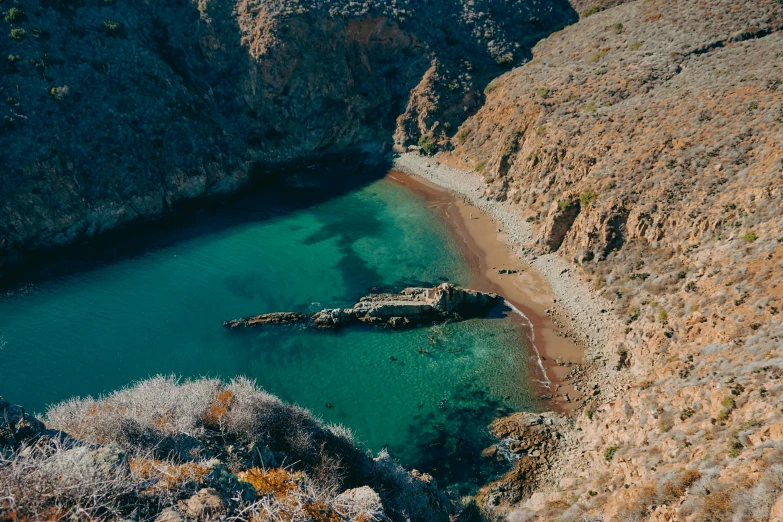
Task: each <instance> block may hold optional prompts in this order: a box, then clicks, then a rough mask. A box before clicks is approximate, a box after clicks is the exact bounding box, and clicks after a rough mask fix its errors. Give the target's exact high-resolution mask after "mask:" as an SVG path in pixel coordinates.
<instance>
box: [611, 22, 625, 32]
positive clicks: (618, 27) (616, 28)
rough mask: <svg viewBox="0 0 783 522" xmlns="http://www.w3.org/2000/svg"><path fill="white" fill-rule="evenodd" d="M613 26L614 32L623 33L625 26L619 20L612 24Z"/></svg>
mask: <svg viewBox="0 0 783 522" xmlns="http://www.w3.org/2000/svg"><path fill="white" fill-rule="evenodd" d="M613 28H614V32H615V33H617V34H623V33H624V32H625V28H624V27H623V24H621V23H620V22H617V23H616V24H614V27H613Z"/></svg>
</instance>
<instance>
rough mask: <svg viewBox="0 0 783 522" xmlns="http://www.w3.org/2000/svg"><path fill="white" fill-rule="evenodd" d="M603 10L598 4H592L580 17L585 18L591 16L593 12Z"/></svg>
mask: <svg viewBox="0 0 783 522" xmlns="http://www.w3.org/2000/svg"><path fill="white" fill-rule="evenodd" d="M603 10H604V8H603V7H601V6H600V5H594V6H593V7H591V8H589V9H587V10H585V11H584V12H583V13H582V18H587V17H588V16H593V15H594V14H597V13H600V12H601V11H603Z"/></svg>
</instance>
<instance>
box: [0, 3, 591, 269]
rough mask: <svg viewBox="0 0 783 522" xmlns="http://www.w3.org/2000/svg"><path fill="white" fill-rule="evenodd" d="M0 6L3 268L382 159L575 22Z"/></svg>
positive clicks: (458, 117)
mask: <svg viewBox="0 0 783 522" xmlns="http://www.w3.org/2000/svg"><path fill="white" fill-rule="evenodd" d="M0 12H2V15H3V18H4V21H3V20H0V25H1V26H2V37H0V56H2V60H1V61H0V70H2V75H0V100H2V103H0V140H1V142H2V157H3V162H2V170H1V171H0V203H1V204H0V272H2V271H3V267H4V266H10V265H14V264H16V265H19V264H20V263H22V262H24V260H25V257H26V255H27V254H29V253H31V252H34V251H36V250H40V249H45V248H51V247H57V246H60V245H64V244H68V243H72V242H75V241H80V240H83V239H85V238H90V237H94V236H97V235H100V234H103V233H105V232H107V231H110V230H113V229H115V228H117V227H119V226H121V225H123V224H126V223H129V222H137V221H143V220H152V219H157V218H160V217H162V216H165V215H167V214H169V213H171V211H172V209H176V207H177V206H178V205H179V204H180V203H182V202H183V201H189V200H195V199H199V198H203V197H207V196H216V195H221V194H226V193H229V192H232V191H234V190H236V189H237V188H238V187H239V186H241V185H243V184H245V183H247V182H248V181H252V180H254V179H258V178H260V177H263V175H264V174H265V173H267V172H268V171H270V170H274V169H278V168H280V167H281V166H283V165H286V164H288V163H290V162H293V161H297V160H303V159H305V158H307V159H311V158H314V157H321V156H323V155H326V154H336V153H345V152H350V151H355V152H360V151H365V152H368V153H372V154H375V155H377V154H379V153H381V152H383V151H384V150H390V148H391V145H392V144H393V135H394V133H395V130H396V129H398V127H399V130H398V132H397V140H398V141H399V142H400V143H402V144H403V145H409V144H411V143H417V142H418V140H419V136H420V134H421V133H422V132H425V131H426V132H430V131H433V129H438V128H439V129H441V130H442V131H443V132H447V133H449V129H452V130H451V132H450V133H449V134H448V135H451V134H453V131H454V129H456V128H457V127H458V126H459V125H460V124H461V123H462V121H464V119H465V118H466V117H467V116H468V115H470V114H471V113H472V112H475V110H477V109H478V108H479V106H480V103H481V101H482V89H483V87H484V86H485V85H486V83H487V82H488V81H489V79H490V78H492V77H494V76H496V75H498V74H500V73H501V72H503V70H504V68H508V67H510V66H511V65H513V64H518V63H522V62H524V61H525V60H526V58H527V57H528V56H529V53H530V48H531V47H532V45H533V44H534V43H535V42H536V41H537V40H539V39H540V38H542V37H544V36H546V35H548V34H549V33H551V32H552V31H553V30H556V29H558V28H561V27H562V26H564V25H565V24H567V23H570V22H572V21H574V20H575V19H576V14H575V13H574V11H573V9H572V8H571V6H570V5H569V4H568V2H567V1H566V0H557V1H554V2H547V3H546V5H541V3H540V2H532V1H529V0H513V1H505V2H496V1H491V0H477V1H473V0H471V1H467V0H437V1H433V2H426V3H422V2H418V1H414V0H405V1H397V2H386V1H383V0H375V1H372V2H364V3H357V2H349V1H347V0H328V1H327V0H324V1H319V2H315V3H312V2H300V1H298V0H286V1H272V0H211V1H206V0H198V1H197V0H179V1H176V2H164V3H160V2H157V3H149V2H132V1H125V0H118V1H113V2H105V1H103V0H24V1H23V0H6V1H4V2H2V3H0ZM419 84H421V85H419ZM417 85H419V87H418V91H417V93H418V94H417V99H416V100H409V98H410V93H411V91H412V90H413V89H414V88H416V87H417ZM398 116H400V121H399V122H398V121H397V118H398Z"/></svg>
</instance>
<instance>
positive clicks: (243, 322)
mask: <svg viewBox="0 0 783 522" xmlns="http://www.w3.org/2000/svg"><path fill="white" fill-rule="evenodd" d="M307 319H308V316H307V314H300V313H296V312H274V313H271V314H261V315H255V316H253V317H243V318H242V319H235V320H233V321H226V322H225V323H223V326H225V327H226V328H230V329H232V330H233V329H234V328H255V327H257V326H268V325H280V324H295V323H303V322H305V321H307Z"/></svg>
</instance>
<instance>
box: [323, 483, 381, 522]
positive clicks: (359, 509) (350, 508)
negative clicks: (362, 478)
mask: <svg viewBox="0 0 783 522" xmlns="http://www.w3.org/2000/svg"><path fill="white" fill-rule="evenodd" d="M334 503H335V506H337V507H338V508H339V509H340V511H341V513H343V515H345V516H346V517H348V519H349V520H376V521H378V522H388V520H389V518H388V517H387V516H386V513H385V511H384V509H383V504H382V503H381V497H380V496H378V493H376V492H375V490H373V489H372V488H371V487H369V486H362V487H360V488H355V489H349V490H347V491H345V492H343V493H341V494H339V495H338V496H337V498H336V499H335V502H334Z"/></svg>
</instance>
